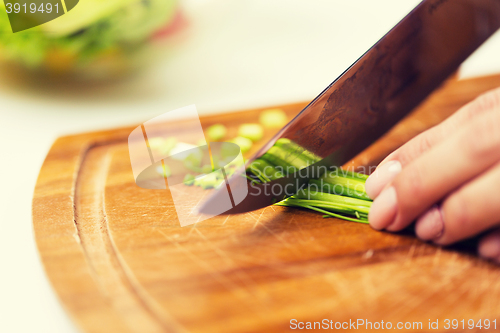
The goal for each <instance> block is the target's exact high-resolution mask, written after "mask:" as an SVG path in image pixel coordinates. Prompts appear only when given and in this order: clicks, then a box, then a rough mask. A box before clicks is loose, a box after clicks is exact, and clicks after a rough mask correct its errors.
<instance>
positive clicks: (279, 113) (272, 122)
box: [259, 109, 288, 128]
mask: <svg viewBox="0 0 500 333" xmlns="http://www.w3.org/2000/svg"><path fill="white" fill-rule="evenodd" d="M287 118H288V117H287V116H286V113H285V112H283V110H281V109H269V110H265V111H262V112H261V114H260V115H259V122H260V123H261V124H262V125H264V126H265V127H269V128H281V127H283V126H285V125H286V123H287V122H288V119H287Z"/></svg>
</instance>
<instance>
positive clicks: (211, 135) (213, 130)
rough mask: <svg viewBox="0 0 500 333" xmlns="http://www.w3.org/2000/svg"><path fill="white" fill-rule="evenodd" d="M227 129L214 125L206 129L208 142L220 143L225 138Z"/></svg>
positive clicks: (220, 125)
mask: <svg viewBox="0 0 500 333" xmlns="http://www.w3.org/2000/svg"><path fill="white" fill-rule="evenodd" d="M226 134H227V128H226V126H224V125H222V124H215V125H212V126H210V127H209V128H208V129H207V136H208V139H209V141H221V140H223V139H224V138H225V137H226Z"/></svg>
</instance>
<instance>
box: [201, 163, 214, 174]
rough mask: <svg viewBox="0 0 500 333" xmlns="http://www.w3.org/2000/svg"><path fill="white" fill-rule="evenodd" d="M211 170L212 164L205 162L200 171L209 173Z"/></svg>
mask: <svg viewBox="0 0 500 333" xmlns="http://www.w3.org/2000/svg"><path fill="white" fill-rule="evenodd" d="M212 171H213V170H212V166H211V165H208V164H206V165H204V166H202V167H201V172H202V173H210V172H212Z"/></svg>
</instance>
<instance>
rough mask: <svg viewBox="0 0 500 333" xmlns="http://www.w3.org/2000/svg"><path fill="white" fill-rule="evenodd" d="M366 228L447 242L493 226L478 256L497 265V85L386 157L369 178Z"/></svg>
mask: <svg viewBox="0 0 500 333" xmlns="http://www.w3.org/2000/svg"><path fill="white" fill-rule="evenodd" d="M366 192H367V193H368V195H369V196H370V197H372V198H373V199H375V201H374V203H373V205H372V208H371V210H370V215H369V221H370V225H371V226H372V227H373V228H375V229H378V230H382V229H385V230H388V231H399V230H401V229H403V228H405V227H407V226H408V225H409V224H411V223H412V222H413V221H415V220H416V221H417V222H416V225H415V230H416V233H417V236H418V237H419V238H421V239H423V240H429V241H433V242H434V243H436V244H441V245H447V244H451V243H454V242H457V241H460V240H462V239H466V238H469V237H472V236H474V235H477V234H479V233H481V232H483V231H485V230H489V229H492V231H490V233H489V234H488V235H486V236H485V237H483V239H482V240H481V242H480V244H479V253H480V254H481V255H482V256H484V257H487V258H490V259H493V260H495V261H497V262H499V263H500V88H499V89H496V90H493V91H491V92H488V93H486V94H484V95H482V96H480V97H479V98H477V99H476V100H474V101H473V102H471V103H469V104H468V105H466V106H464V107H463V108H461V109H460V110H459V111H457V112H456V113H455V114H454V115H453V116H451V117H450V118H448V119H447V120H445V121H444V122H443V123H441V124H439V125H438V126H435V127H433V128H431V129H429V130H427V131H426V132H424V133H422V134H420V135H418V136H417V137H415V138H414V139H412V140H411V141H409V142H408V143H406V144H405V145H403V146H402V147H401V148H399V149H398V150H396V151H394V152H393V153H392V154H390V155H389V156H388V157H387V158H386V159H385V160H384V161H382V163H380V165H379V166H378V168H377V170H376V171H375V172H374V173H373V174H372V175H371V176H370V177H369V178H368V180H367V181H366Z"/></svg>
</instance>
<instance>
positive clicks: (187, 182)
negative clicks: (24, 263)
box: [184, 173, 195, 186]
mask: <svg viewBox="0 0 500 333" xmlns="http://www.w3.org/2000/svg"><path fill="white" fill-rule="evenodd" d="M194 180H195V177H194V176H193V175H191V174H189V173H188V174H187V175H186V176H184V184H185V185H187V186H192V185H193V184H194Z"/></svg>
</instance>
